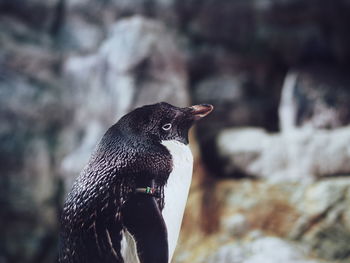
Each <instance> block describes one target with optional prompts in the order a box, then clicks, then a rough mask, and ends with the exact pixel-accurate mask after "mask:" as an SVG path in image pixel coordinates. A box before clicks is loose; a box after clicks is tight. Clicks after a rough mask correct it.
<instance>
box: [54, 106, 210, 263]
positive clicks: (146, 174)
mask: <svg viewBox="0 0 350 263" xmlns="http://www.w3.org/2000/svg"><path fill="white" fill-rule="evenodd" d="M196 107H197V108H196ZM211 110H212V106H210V105H199V106H193V107H187V108H178V107H174V106H172V105H170V104H167V103H158V104H153V105H147V106H143V107H141V108H138V109H135V110H134V111H132V112H130V113H129V114H127V115H125V116H124V117H122V118H121V119H120V120H119V121H118V122H117V123H116V124H114V125H113V126H112V127H110V128H109V129H108V130H107V132H106V133H105V135H104V136H103V137H102V139H101V141H100V142H99V144H98V145H97V147H96V149H95V151H94V153H93V154H92V156H91V158H90V160H89V162H88V164H87V166H86V167H85V168H84V169H83V170H82V172H81V174H80V175H79V176H78V178H77V179H76V181H75V183H74V184H73V187H72V190H71V191H70V192H69V194H68V196H67V198H66V201H65V204H64V208H63V212H62V216H61V229H60V252H59V262H60V263H83V262H89V263H95V262H96V263H97V262H101V263H103V262H115V263H124V262H125V259H124V258H123V255H122V250H123V247H122V246H123V242H122V238H123V231H125V230H128V233H129V232H130V233H131V235H132V236H133V237H134V238H136V240H137V242H136V243H137V248H136V250H137V254H138V255H137V256H138V258H139V261H140V263H148V262H157V263H167V262H168V257H169V255H168V244H167V229H166V226H165V223H164V220H163V218H162V213H161V212H162V210H163V208H164V186H165V185H166V183H167V180H168V177H169V175H170V174H171V172H172V169H173V160H172V156H171V154H170V152H169V150H168V149H167V148H166V147H165V146H164V145H162V144H161V142H162V141H164V140H176V141H178V142H181V143H182V144H188V130H189V128H190V127H191V126H192V124H193V123H194V121H195V120H197V119H199V118H200V117H202V115H203V116H205V115H207V114H208V113H209V112H210V111H211ZM198 116H200V117H198ZM169 127H171V128H169ZM149 186H152V187H154V188H155V189H157V192H158V193H159V196H157V197H156V196H147V195H144V194H135V189H136V188H138V187H149ZM150 246H154V247H158V248H159V250H158V251H157V253H154V249H152V247H150Z"/></svg>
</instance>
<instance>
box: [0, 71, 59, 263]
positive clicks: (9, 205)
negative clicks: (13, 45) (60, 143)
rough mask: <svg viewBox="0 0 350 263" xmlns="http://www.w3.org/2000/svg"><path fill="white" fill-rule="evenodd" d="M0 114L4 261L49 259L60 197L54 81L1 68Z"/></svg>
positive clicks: (0, 224) (0, 239) (0, 240)
mask: <svg viewBox="0 0 350 263" xmlns="http://www.w3.org/2000/svg"><path fill="white" fill-rule="evenodd" d="M32 77H34V76H32ZM0 112H1V116H0V118H1V123H2V125H1V127H0V159H1V165H0V173H1V180H0V200H1V212H0V218H1V219H0V231H1V233H2V235H1V237H0V243H1V244H2V248H1V249H2V250H3V251H6V253H5V252H2V256H3V257H4V262H28V261H29V260H32V261H36V262H38V260H45V261H53V260H54V259H55V254H56V251H55V247H56V245H57V243H56V242H57V239H56V232H57V217H58V211H59V210H58V209H59V208H58V205H59V201H60V197H61V195H60V190H61V189H60V185H59V183H58V180H57V177H55V175H56V173H55V171H56V169H57V167H56V164H55V162H54V161H53V160H54V159H55V158H56V156H55V153H54V150H53V149H55V148H56V147H57V145H56V143H57V138H58V135H57V133H58V130H59V129H61V128H62V127H63V123H64V119H63V116H64V115H65V110H64V108H61V105H60V94H59V90H58V89H56V87H55V85H54V83H47V82H42V81H40V80H38V79H36V80H33V79H32V80H31V81H28V79H27V78H25V77H24V76H23V74H22V75H19V74H18V73H15V72H10V71H6V72H2V74H1V78H0ZM34 124H35V125H34ZM3 253H5V254H3Z"/></svg>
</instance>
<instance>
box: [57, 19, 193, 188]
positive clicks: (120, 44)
mask: <svg viewBox="0 0 350 263" xmlns="http://www.w3.org/2000/svg"><path fill="white" fill-rule="evenodd" d="M63 68H64V76H65V79H66V83H67V84H66V87H67V91H66V92H67V99H68V101H69V103H68V104H69V105H70V108H71V109H72V111H73V112H74V113H73V116H72V123H71V130H70V133H71V135H70V136H71V137H72V136H73V137H75V138H77V136H80V140H79V141H77V140H73V141H75V144H73V145H72V147H71V149H70V150H71V153H70V154H69V155H67V156H66V157H65V158H64V160H63V162H62V171H63V174H64V175H65V176H66V178H70V179H67V180H68V181H67V185H70V184H71V180H72V178H75V177H76V176H77V175H78V173H79V172H80V170H81V169H82V167H83V166H84V165H85V163H86V162H87V160H88V158H89V156H90V154H91V152H92V150H93V148H94V147H95V145H96V144H97V142H98V140H99V139H100V138H101V137H102V135H103V133H104V132H105V131H106V129H107V128H108V127H109V126H111V125H112V124H114V123H115V122H116V121H117V120H118V119H119V118H120V117H122V116H123V115H124V114H126V113H127V112H129V111H130V110H132V109H133V108H135V107H138V106H142V105H145V104H152V103H156V102H160V101H166V102H169V103H171V104H174V105H177V106H186V105H188V104H189V95H188V91H187V75H186V71H185V70H186V67H185V63H184V60H183V59H182V56H181V53H180V51H179V49H178V48H177V46H176V41H175V39H174V36H173V35H172V34H170V33H168V32H167V31H166V28H165V27H164V26H163V25H162V24H160V23H158V22H156V21H153V20H148V19H145V18H142V17H139V16H136V17H133V18H128V19H125V20H121V21H119V22H117V23H116V24H115V25H114V26H113V28H112V29H111V31H110V34H109V37H108V38H107V39H106V40H105V41H104V42H103V43H102V44H101V47H100V48H99V50H98V51H97V52H96V53H93V54H90V55H85V56H72V57H69V58H68V59H67V60H66V62H65V64H64V66H63ZM82 105H83V107H82ZM68 137H69V136H68Z"/></svg>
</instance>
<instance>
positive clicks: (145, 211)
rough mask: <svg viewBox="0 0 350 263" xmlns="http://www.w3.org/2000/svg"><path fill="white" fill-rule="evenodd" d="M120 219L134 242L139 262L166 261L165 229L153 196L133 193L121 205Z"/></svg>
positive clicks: (166, 242) (167, 251)
mask: <svg viewBox="0 0 350 263" xmlns="http://www.w3.org/2000/svg"><path fill="white" fill-rule="evenodd" d="M121 215H122V221H123V226H124V231H125V230H127V231H128V232H129V233H130V235H131V236H132V237H133V238H134V240H135V242H136V251H137V255H138V258H139V260H140V263H154V262H157V263H168V260H169V259H168V258H169V249H168V238H167V229H166V225H165V222H164V219H163V216H162V213H161V211H160V209H159V206H158V203H157V201H156V199H155V197H153V196H151V195H146V194H134V195H133V196H131V197H130V198H129V199H128V200H127V201H126V202H125V204H124V205H123V208H122V211H121Z"/></svg>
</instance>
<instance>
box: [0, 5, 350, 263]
mask: <svg viewBox="0 0 350 263" xmlns="http://www.w3.org/2000/svg"><path fill="white" fill-rule="evenodd" d="M349 26H350V2H349V1H347V0H334V1H327V0H309V1H303V0H216V1H214V0H85V1H83V0H47V1H40V0H0V118H1V125H0V203H1V209H0V233H1V234H0V263H12V262H15V263H16V262H21V263H22V262H37V263H41V262H55V260H56V253H57V231H58V217H59V214H60V208H61V206H62V201H63V198H64V195H65V193H66V192H67V191H68V190H69V187H70V185H71V183H72V181H73V180H74V178H75V177H76V176H77V175H78V173H79V171H80V170H81V168H82V167H83V166H84V164H85V163H86V161H87V158H88V157H89V155H90V153H91V151H92V150H93V148H94V146H95V144H96V143H97V142H98V140H99V138H100V137H101V136H102V134H103V133H104V131H105V130H106V129H107V128H108V127H109V126H110V125H112V124H113V123H114V122H116V121H117V120H118V119H119V118H120V117H121V116H122V115H124V114H125V113H127V112H128V111H130V110H132V109H133V108H135V107H137V106H140V105H143V104H149V103H154V102H158V101H167V102H170V103H172V104H175V105H178V106H186V105H189V104H194V103H211V104H213V105H214V106H215V111H214V112H213V113H212V114H211V115H210V116H208V118H207V119H206V120H204V121H202V122H201V123H200V124H199V125H198V126H197V128H196V130H195V132H194V133H193V134H192V137H193V138H192V139H193V140H192V142H193V143H192V148H193V152H194V153H195V157H196V163H195V174H194V179H193V184H192V189H191V194H190V197H189V202H188V206H187V210H186V214H185V218H184V222H183V228H182V233H181V238H180V239H181V240H180V242H179V245H178V248H177V252H176V254H175V257H174V259H173V262H176V263H189V262H191V263H197V262H198V263H205V262H209V263H263V262H269V263H280V262H284V263H289V262H290V263H294V262H295V263H304V262H305V263H311V262H313V263H321V262H341V263H345V262H350V246H349V244H350V210H349V207H350V177H349V175H350V128H349V126H348V123H349V120H350V108H349V107H348V104H349V102H350V89H349V86H350V85H349V84H350V74H349V73H350V72H349V66H350V35H349Z"/></svg>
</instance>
